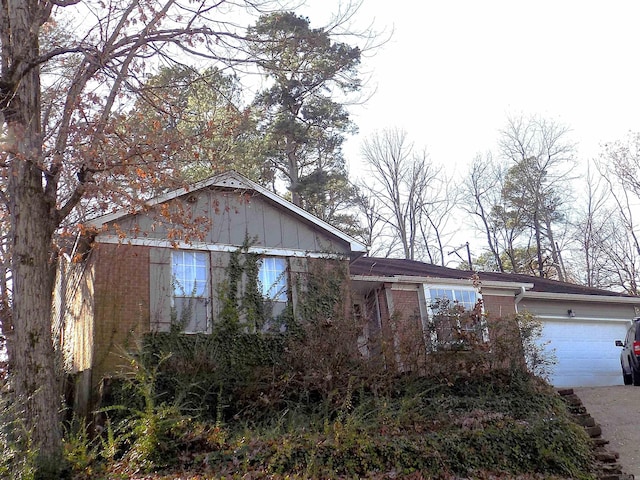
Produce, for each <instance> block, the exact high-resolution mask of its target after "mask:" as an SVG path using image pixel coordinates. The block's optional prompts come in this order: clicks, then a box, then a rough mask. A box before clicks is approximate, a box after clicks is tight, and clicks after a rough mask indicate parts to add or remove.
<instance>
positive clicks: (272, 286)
mask: <svg viewBox="0 0 640 480" xmlns="http://www.w3.org/2000/svg"><path fill="white" fill-rule="evenodd" d="M258 277H259V280H260V285H261V286H262V295H263V296H264V297H265V298H268V299H270V300H273V301H276V302H286V301H287V262H286V261H285V259H284V258H278V257H265V258H263V259H262V262H261V263H260V272H259V274H258Z"/></svg>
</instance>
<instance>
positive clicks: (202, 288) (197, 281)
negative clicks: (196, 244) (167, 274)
mask: <svg viewBox="0 0 640 480" xmlns="http://www.w3.org/2000/svg"><path fill="white" fill-rule="evenodd" d="M210 289H211V282H210V268H209V253H208V252H204V251H200V250H174V251H172V252H171V308H172V310H173V309H176V308H177V303H178V302H176V299H178V298H180V299H193V301H194V302H204V308H205V312H206V313H205V315H206V318H205V325H204V326H203V327H201V328H195V329H190V328H189V326H188V325H187V326H185V329H184V330H183V333H210V332H211V314H212V312H211V308H210V307H211V295H210Z"/></svg>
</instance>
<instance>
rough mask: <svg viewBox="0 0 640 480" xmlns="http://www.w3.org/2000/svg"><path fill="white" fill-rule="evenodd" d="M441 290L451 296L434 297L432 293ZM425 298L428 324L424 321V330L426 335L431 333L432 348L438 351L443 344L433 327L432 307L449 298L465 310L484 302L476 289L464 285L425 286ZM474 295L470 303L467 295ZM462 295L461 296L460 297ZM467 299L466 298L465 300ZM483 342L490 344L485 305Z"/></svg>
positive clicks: (482, 314) (482, 312)
mask: <svg viewBox="0 0 640 480" xmlns="http://www.w3.org/2000/svg"><path fill="white" fill-rule="evenodd" d="M434 290H440V291H442V292H443V293H448V294H449V295H445V296H442V297H438V296H433V297H432V295H431V294H432V291H434ZM423 291H424V298H425V301H426V307H427V319H426V322H424V321H423V329H424V332H425V334H426V333H430V335H431V338H430V340H431V346H432V348H433V349H435V350H437V349H438V347H439V346H441V345H442V344H441V343H440V342H439V341H438V333H437V332H436V330H435V329H433V328H430V327H432V323H433V316H434V312H433V310H432V308H431V305H432V304H433V303H434V302H436V301H437V300H438V299H441V298H448V299H449V300H451V302H452V303H457V304H458V305H460V304H461V305H462V306H464V308H465V310H471V309H473V308H474V307H475V306H476V304H477V302H478V300H482V294H481V293H480V292H479V291H478V290H477V289H476V288H474V287H469V286H464V285H443V284H427V283H425V284H423ZM470 293H473V295H474V300H473V301H470V299H469V298H468V296H467V294H470ZM460 294H461V295H460ZM465 297H466V298H465ZM481 316H482V320H481V322H482V325H481V328H482V341H483V342H485V343H488V342H489V328H488V326H487V322H486V318H485V312H484V305H482V311H481ZM458 328H461V325H458Z"/></svg>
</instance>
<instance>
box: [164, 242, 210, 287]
mask: <svg viewBox="0 0 640 480" xmlns="http://www.w3.org/2000/svg"><path fill="white" fill-rule="evenodd" d="M171 258H172V278H173V293H174V295H175V296H181V297H203V296H206V291H207V254H206V253H204V252H186V251H177V252H172V255H171Z"/></svg>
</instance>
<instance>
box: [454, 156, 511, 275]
mask: <svg viewBox="0 0 640 480" xmlns="http://www.w3.org/2000/svg"><path fill="white" fill-rule="evenodd" d="M502 184H503V175H502V173H501V168H500V166H499V165H498V164H496V163H495V162H494V161H493V158H492V155H491V153H488V154H487V155H486V157H484V158H483V157H482V156H481V155H479V154H478V155H476V157H475V159H474V161H473V163H472V164H471V167H470V170H469V174H468V176H467V177H466V179H465V181H464V182H463V183H462V202H461V205H462V207H463V209H465V210H466V212H467V213H469V214H471V215H472V216H473V219H474V222H479V223H480V225H479V226H478V225H477V223H476V228H477V229H478V230H480V231H482V232H483V234H484V235H485V237H486V239H487V246H488V248H489V252H490V254H491V257H492V258H493V261H494V263H495V266H496V268H497V270H498V271H500V272H504V271H505V268H504V265H503V262H502V258H501V255H500V240H499V231H498V223H497V222H496V221H495V218H494V216H493V215H492V210H493V207H494V205H499V204H500V193H501V185H502Z"/></svg>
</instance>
